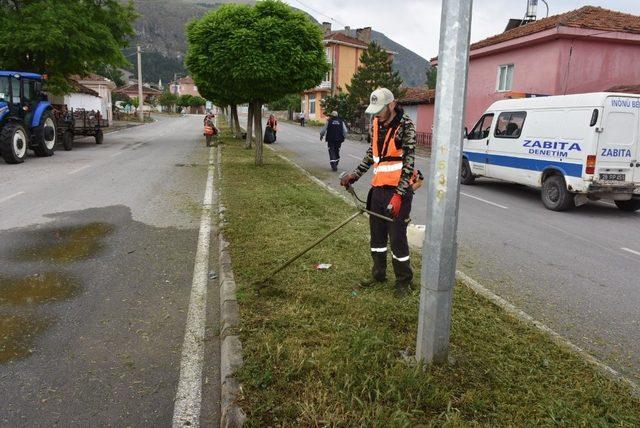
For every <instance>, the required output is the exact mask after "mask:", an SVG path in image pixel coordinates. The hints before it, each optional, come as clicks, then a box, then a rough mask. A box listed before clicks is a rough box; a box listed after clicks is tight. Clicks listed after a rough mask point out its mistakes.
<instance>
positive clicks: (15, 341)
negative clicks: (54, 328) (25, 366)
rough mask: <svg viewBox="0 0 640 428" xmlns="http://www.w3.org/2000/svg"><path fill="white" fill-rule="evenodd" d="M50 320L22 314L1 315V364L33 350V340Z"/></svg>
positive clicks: (26, 354)
mask: <svg viewBox="0 0 640 428" xmlns="http://www.w3.org/2000/svg"><path fill="white" fill-rule="evenodd" d="M49 324H50V323H49V322H48V321H46V320H44V319H33V318H26V317H22V316H9V315H0V364H4V363H7V362H9V361H11V360H15V359H18V358H23V357H26V356H28V355H30V354H31V353H32V352H33V349H32V348H33V342H34V341H35V339H36V337H37V336H38V334H40V333H42V331H44V330H45V329H46V328H47V327H48V326H49Z"/></svg>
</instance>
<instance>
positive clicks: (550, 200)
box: [542, 175, 575, 211]
mask: <svg viewBox="0 0 640 428" xmlns="http://www.w3.org/2000/svg"><path fill="white" fill-rule="evenodd" d="M573 196H574V195H573V194H572V193H571V192H569V191H568V190H567V184H566V183H565V181H564V178H563V177H562V176H560V175H552V176H551V177H549V178H547V179H546V180H545V181H544V183H543V184H542V203H543V204H544V206H545V207H546V208H547V209H550V210H552V211H566V210H568V209H570V208H574V207H575V202H574V199H573Z"/></svg>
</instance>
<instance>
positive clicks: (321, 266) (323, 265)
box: [316, 263, 333, 270]
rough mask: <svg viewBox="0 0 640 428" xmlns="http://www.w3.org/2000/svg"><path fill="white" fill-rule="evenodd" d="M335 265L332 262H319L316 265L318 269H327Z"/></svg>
mask: <svg viewBox="0 0 640 428" xmlns="http://www.w3.org/2000/svg"><path fill="white" fill-rule="evenodd" d="M331 266H333V265H332V264H331V263H318V264H317V265H316V269H318V270H327V269H329V268H331Z"/></svg>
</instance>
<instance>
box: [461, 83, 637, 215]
mask: <svg viewBox="0 0 640 428" xmlns="http://www.w3.org/2000/svg"><path fill="white" fill-rule="evenodd" d="M465 134H466V135H465V139H464V143H463V160H462V172H461V182H462V184H472V183H473V181H474V179H475V178H476V177H490V178H498V179H501V180H505V181H509V182H513V183H520V184H525V185H528V186H533V187H537V188H540V189H542V202H543V203H544V205H545V207H547V208H548V209H550V210H554V211H562V210H566V209H569V208H572V207H574V206H579V205H583V204H585V203H587V201H588V200H598V199H609V200H613V201H614V202H615V204H616V205H617V206H618V208H620V209H621V210H624V211H636V210H638V209H640V95H632V94H617V93H591V94H579V95H563V96H552V97H538V98H523V99H514V100H504V101H497V102H495V103H493V104H492V105H491V107H489V109H488V110H487V112H486V113H485V114H484V115H483V116H482V117H481V118H480V120H478V123H477V124H476V125H475V126H474V127H473V129H472V130H471V131H470V132H465Z"/></svg>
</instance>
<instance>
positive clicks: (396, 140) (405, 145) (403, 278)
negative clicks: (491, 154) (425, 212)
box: [340, 88, 422, 297]
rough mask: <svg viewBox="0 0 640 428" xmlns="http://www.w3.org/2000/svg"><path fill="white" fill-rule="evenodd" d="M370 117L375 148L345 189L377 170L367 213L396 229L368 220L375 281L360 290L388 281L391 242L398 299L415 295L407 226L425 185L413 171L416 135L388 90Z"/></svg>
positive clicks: (345, 179) (375, 97)
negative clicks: (415, 196)
mask: <svg viewBox="0 0 640 428" xmlns="http://www.w3.org/2000/svg"><path fill="white" fill-rule="evenodd" d="M366 113H367V114H370V115H372V117H373V120H372V128H371V146H370V147H369V149H368V150H367V153H366V155H365V156H364V159H363V160H362V162H361V163H360V165H359V166H358V167H357V168H356V169H355V170H353V171H352V172H350V173H348V174H345V175H343V176H342V178H341V180H340V184H341V185H342V186H345V187H348V186H350V185H351V184H352V183H354V182H355V181H357V180H358V179H359V178H360V177H362V176H363V175H364V174H365V173H366V172H367V171H368V170H369V169H370V167H371V166H373V179H372V183H371V184H372V187H371V190H370V191H369V195H368V197H367V208H368V209H369V210H371V211H373V212H376V213H379V214H382V215H385V216H391V217H392V218H393V223H389V222H387V221H385V220H382V219H379V218H377V217H374V216H370V217H369V227H370V232H371V257H372V258H373V268H372V269H371V274H372V277H371V278H368V279H366V280H364V281H362V282H361V283H360V285H362V286H363V287H370V286H373V285H375V284H376V283H383V282H385V281H386V272H387V242H388V241H391V256H392V264H393V271H394V273H395V277H396V282H395V294H396V296H398V297H402V296H405V295H406V294H408V293H409V292H410V290H411V281H412V280H413V271H412V270H411V264H410V261H409V243H408V241H407V226H408V224H409V221H410V219H409V215H410V213H411V202H412V200H413V191H414V190H415V189H417V188H418V187H419V186H420V185H421V183H422V176H421V174H419V171H416V170H415V167H414V161H415V146H416V129H415V126H414V124H413V122H412V121H411V119H410V118H409V116H408V115H407V114H405V113H404V110H403V109H402V107H401V106H400V105H398V104H397V103H396V101H395V98H394V96H393V93H392V92H391V91H390V90H389V89H387V88H379V89H376V90H375V91H373V93H372V94H371V97H370V103H369V106H368V107H367V110H366Z"/></svg>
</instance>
